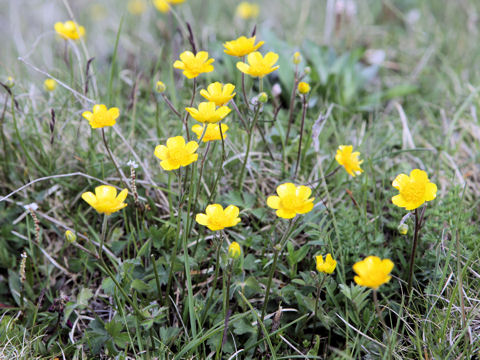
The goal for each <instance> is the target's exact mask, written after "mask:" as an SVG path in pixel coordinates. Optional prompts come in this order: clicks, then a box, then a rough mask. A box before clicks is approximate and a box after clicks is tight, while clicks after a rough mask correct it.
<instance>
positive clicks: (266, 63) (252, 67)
mask: <svg viewBox="0 0 480 360" xmlns="http://www.w3.org/2000/svg"><path fill="white" fill-rule="evenodd" d="M277 60H278V54H275V53H274V52H269V53H267V54H266V55H265V57H263V56H262V54H260V53H259V52H258V51H254V52H252V53H250V54H248V57H247V61H248V64H246V63H244V62H241V61H239V62H237V69H238V70H240V71H241V72H243V73H245V74H247V75H250V76H253V77H260V78H262V77H264V76H265V75H268V74H270V73H271V72H273V71H275V70H277V69H278V68H279V67H280V66H279V65H277V66H274V65H275V63H276V62H277Z"/></svg>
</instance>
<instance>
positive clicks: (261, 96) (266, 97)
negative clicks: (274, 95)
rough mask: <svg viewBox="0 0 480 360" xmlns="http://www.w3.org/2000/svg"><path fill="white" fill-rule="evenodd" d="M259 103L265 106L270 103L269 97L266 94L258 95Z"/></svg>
mask: <svg viewBox="0 0 480 360" xmlns="http://www.w3.org/2000/svg"><path fill="white" fill-rule="evenodd" d="M258 101H259V102H261V103H262V104H265V103H266V102H267V101H268V95H267V93H266V92H261V93H260V94H258Z"/></svg>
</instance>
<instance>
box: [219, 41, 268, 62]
mask: <svg viewBox="0 0 480 360" xmlns="http://www.w3.org/2000/svg"><path fill="white" fill-rule="evenodd" d="M264 43H265V41H259V42H258V43H257V44H256V45H255V36H252V37H251V38H247V37H245V36H240V37H239V38H238V39H236V40H232V41H227V42H226V43H224V44H223V47H224V48H225V50H223V52H224V53H225V54H227V55H231V56H238V57H242V56H245V55H248V54H250V53H251V52H254V51H257V50H258V49H259V48H260V46H262V45H263V44H264Z"/></svg>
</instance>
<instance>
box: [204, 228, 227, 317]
mask: <svg viewBox="0 0 480 360" xmlns="http://www.w3.org/2000/svg"><path fill="white" fill-rule="evenodd" d="M222 244H223V236H222V235H219V239H218V243H217V251H216V253H217V254H216V257H215V275H214V278H213V285H212V288H211V289H212V290H211V292H210V294H209V295H208V299H207V303H206V305H205V308H204V309H203V314H202V320H201V322H200V324H203V322H204V321H205V317H206V316H207V313H208V309H209V308H210V306H211V303H212V296H213V293H214V292H215V289H216V288H217V281H218V274H219V272H220V250H221V249H222Z"/></svg>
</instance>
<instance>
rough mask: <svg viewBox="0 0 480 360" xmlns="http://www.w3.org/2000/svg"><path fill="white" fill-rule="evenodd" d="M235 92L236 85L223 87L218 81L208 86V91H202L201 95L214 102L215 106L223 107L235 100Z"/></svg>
mask: <svg viewBox="0 0 480 360" xmlns="http://www.w3.org/2000/svg"><path fill="white" fill-rule="evenodd" d="M233 90H235V85H232V84H225V85H223V84H222V83H219V82H218V81H217V82H214V83H212V84H210V85H208V87H207V90H205V89H202V90H200V95H202V96H203V97H204V98H205V99H207V100H208V101H213V102H214V103H215V105H217V106H222V105H225V104H226V103H228V102H229V101H230V100H232V99H233V97H234V96H235V94H236V93H234V92H233Z"/></svg>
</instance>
